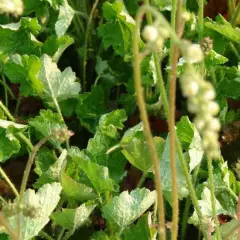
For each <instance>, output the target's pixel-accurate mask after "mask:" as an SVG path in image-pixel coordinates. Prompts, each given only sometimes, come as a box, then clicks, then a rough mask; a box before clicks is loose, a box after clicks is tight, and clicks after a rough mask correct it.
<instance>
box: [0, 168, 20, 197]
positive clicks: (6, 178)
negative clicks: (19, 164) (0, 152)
mask: <svg viewBox="0 0 240 240" xmlns="http://www.w3.org/2000/svg"><path fill="white" fill-rule="evenodd" d="M0 175H2V177H3V178H4V179H5V181H6V182H7V184H8V185H9V186H10V188H11V189H12V191H13V193H14V194H15V196H16V197H19V193H18V191H17V189H16V187H15V186H14V184H13V182H12V181H11V180H10V178H9V177H8V175H7V174H6V173H5V172H4V170H3V169H2V168H1V167H0Z"/></svg>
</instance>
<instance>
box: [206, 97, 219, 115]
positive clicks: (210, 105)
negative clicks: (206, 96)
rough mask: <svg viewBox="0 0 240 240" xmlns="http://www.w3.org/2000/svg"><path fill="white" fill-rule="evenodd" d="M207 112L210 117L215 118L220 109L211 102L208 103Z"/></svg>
mask: <svg viewBox="0 0 240 240" xmlns="http://www.w3.org/2000/svg"><path fill="white" fill-rule="evenodd" d="M208 110H209V113H210V114H211V115H213V116H216V115H217V114H218V113H219V111H220V107H219V105H218V104H217V103H216V102H212V101H211V102H209V103H208Z"/></svg>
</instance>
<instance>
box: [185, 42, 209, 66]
mask: <svg viewBox="0 0 240 240" xmlns="http://www.w3.org/2000/svg"><path fill="white" fill-rule="evenodd" d="M203 57H204V55H203V52H202V49H201V47H200V45H199V44H190V45H189V46H188V47H186V50H185V51H184V58H185V60H186V62H187V63H198V62H201V61H202V60H203Z"/></svg>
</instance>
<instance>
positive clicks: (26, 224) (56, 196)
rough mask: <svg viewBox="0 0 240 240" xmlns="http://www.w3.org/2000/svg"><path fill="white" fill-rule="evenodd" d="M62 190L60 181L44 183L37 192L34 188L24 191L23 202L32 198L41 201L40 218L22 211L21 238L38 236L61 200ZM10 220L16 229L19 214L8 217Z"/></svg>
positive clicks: (25, 239)
mask: <svg viewBox="0 0 240 240" xmlns="http://www.w3.org/2000/svg"><path fill="white" fill-rule="evenodd" d="M61 190H62V187H61V185H60V184H59V183H52V184H46V185H44V186H43V187H42V188H40V189H39V190H38V192H37V193H35V191H34V190H32V189H28V190H27V191H26V192H25V193H24V199H23V204H28V202H29V201H31V199H32V200H34V201H38V202H39V204H40V208H39V209H38V211H39V217H38V218H29V217H25V216H24V215H23V214H22V213H21V214H20V220H21V222H22V225H21V230H20V240H29V239H32V238H33V237H35V236H37V235H38V233H39V232H40V231H41V229H42V228H43V227H44V226H45V225H46V224H47V223H48V222H49V220H50V218H49V217H50V215H51V213H52V212H53V210H54V209H55V207H56V206H57V203H58V201H59V200H60V193H61ZM33 196H34V197H33ZM15 201H16V200H15ZM8 221H9V223H10V225H11V226H12V228H13V229H16V226H17V225H16V224H17V216H16V215H15V216H13V217H10V218H8Z"/></svg>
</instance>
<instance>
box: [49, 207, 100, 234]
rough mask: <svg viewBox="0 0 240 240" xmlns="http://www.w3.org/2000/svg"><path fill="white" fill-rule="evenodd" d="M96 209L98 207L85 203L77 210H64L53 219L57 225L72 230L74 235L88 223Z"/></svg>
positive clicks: (55, 214) (54, 214)
mask: <svg viewBox="0 0 240 240" xmlns="http://www.w3.org/2000/svg"><path fill="white" fill-rule="evenodd" d="M95 207H96V205H91V204H85V203H83V204H82V205H81V206H80V207H78V208H76V209H62V211H61V212H55V213H53V215H52V218H53V220H54V222H55V223H56V224H57V225H60V226H61V227H63V228H65V229H68V230H71V234H73V233H74V232H75V231H76V230H77V229H78V228H79V227H81V226H82V225H84V224H85V223H86V222H87V221H88V218H89V216H90V214H91V213H92V211H93V210H94V208H95Z"/></svg>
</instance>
